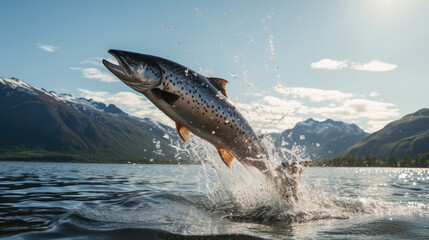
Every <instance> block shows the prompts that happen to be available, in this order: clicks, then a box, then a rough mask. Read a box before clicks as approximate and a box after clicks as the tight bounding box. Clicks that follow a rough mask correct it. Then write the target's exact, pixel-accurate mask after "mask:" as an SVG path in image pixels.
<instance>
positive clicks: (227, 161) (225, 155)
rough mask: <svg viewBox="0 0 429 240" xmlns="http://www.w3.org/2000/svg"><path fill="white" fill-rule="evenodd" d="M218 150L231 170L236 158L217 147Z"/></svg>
mask: <svg viewBox="0 0 429 240" xmlns="http://www.w3.org/2000/svg"><path fill="white" fill-rule="evenodd" d="M216 149H217V152H218V153H219V156H220V158H222V160H223V162H224V163H225V164H226V166H228V167H229V168H231V163H232V160H233V159H234V156H232V154H231V153H230V152H228V150H226V149H225V148H223V147H216Z"/></svg>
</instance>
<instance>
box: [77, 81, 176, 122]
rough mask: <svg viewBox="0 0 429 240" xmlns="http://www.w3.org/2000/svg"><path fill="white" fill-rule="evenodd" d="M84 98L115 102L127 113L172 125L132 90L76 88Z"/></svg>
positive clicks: (108, 102) (163, 115)
mask: <svg viewBox="0 0 429 240" xmlns="http://www.w3.org/2000/svg"><path fill="white" fill-rule="evenodd" d="M78 90H79V91H80V92H81V93H82V96H83V97H85V98H89V99H91V98H92V99H93V100H94V101H97V102H103V103H105V104H115V105H116V106H118V107H119V108H121V109H123V110H124V111H126V112H127V113H129V114H131V115H133V116H136V117H141V118H150V119H152V120H153V121H157V122H161V123H164V124H167V125H170V126H173V124H172V120H170V119H169V118H168V117H166V116H165V114H164V113H163V112H161V111H160V110H159V109H158V108H156V107H155V105H153V103H151V102H150V101H149V100H147V99H146V98H145V97H144V96H143V95H139V94H135V93H132V92H118V93H114V94H111V93H108V92H101V91H100V92H97V91H91V90H87V89H78Z"/></svg>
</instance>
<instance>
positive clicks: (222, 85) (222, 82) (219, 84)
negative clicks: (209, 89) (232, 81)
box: [208, 77, 229, 97]
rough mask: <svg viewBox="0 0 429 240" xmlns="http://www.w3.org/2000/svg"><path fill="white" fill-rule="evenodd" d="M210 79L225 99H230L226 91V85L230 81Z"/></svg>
mask: <svg viewBox="0 0 429 240" xmlns="http://www.w3.org/2000/svg"><path fill="white" fill-rule="evenodd" d="M208 79H209V80H210V82H211V83H212V84H213V85H214V86H215V87H216V88H217V89H218V90H219V91H221V93H222V94H223V95H224V96H225V97H228V95H226V90H225V86H226V84H227V83H229V82H228V80H225V79H222V78H216V77H209V78H208Z"/></svg>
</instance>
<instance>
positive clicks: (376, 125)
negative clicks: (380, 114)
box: [368, 120, 391, 133]
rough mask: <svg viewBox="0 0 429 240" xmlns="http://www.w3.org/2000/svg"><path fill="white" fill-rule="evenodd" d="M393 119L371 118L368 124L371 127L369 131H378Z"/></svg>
mask: <svg viewBox="0 0 429 240" xmlns="http://www.w3.org/2000/svg"><path fill="white" fill-rule="evenodd" d="M390 122H391V121H379V120H369V121H368V125H369V126H370V128H369V129H368V132H371V133H372V132H376V131H378V130H380V129H382V128H384V127H385V126H386V125H387V124H389V123H390Z"/></svg>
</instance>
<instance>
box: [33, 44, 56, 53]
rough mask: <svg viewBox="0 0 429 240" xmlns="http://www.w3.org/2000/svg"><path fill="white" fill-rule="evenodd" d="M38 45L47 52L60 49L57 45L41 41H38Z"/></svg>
mask: <svg viewBox="0 0 429 240" xmlns="http://www.w3.org/2000/svg"><path fill="white" fill-rule="evenodd" d="M37 47H38V48H40V49H42V50H44V51H47V52H55V51H56V50H57V49H58V47H56V46H53V45H47V44H41V43H38V44H37Z"/></svg>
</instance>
